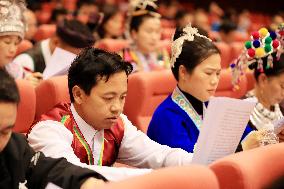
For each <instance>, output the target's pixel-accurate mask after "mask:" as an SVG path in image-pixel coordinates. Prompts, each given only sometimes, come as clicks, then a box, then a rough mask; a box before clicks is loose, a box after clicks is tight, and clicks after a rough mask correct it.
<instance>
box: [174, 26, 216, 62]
mask: <svg viewBox="0 0 284 189" xmlns="http://www.w3.org/2000/svg"><path fill="white" fill-rule="evenodd" d="M182 31H183V35H181V36H180V37H179V38H177V39H176V40H174V41H173V42H172V56H171V61H170V63H171V67H174V65H175V62H176V60H177V58H178V57H179V55H180V54H181V52H182V46H183V43H184V41H194V36H198V37H203V38H205V39H208V40H209V41H212V40H211V39H209V38H208V37H206V36H204V35H201V34H199V33H198V29H197V28H194V27H191V24H188V25H187V26H186V27H185V28H183V30H182Z"/></svg>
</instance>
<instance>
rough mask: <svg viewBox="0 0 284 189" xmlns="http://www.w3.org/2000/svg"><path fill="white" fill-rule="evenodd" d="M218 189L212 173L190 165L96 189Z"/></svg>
mask: <svg viewBox="0 0 284 189" xmlns="http://www.w3.org/2000/svg"><path fill="white" fill-rule="evenodd" d="M174 188H177V189H208V188H210V189H218V188H219V184H218V181H217V178H216V176H215V175H214V173H213V172H212V171H211V170H210V169H209V168H208V167H205V166H201V165H190V166H184V167H171V168H163V169H159V170H155V171H153V172H151V173H149V174H146V175H142V176H137V177H133V178H129V179H126V180H123V181H119V182H109V183H108V184H106V185H101V186H99V187H98V189H174Z"/></svg>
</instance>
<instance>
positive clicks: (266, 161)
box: [210, 143, 284, 189]
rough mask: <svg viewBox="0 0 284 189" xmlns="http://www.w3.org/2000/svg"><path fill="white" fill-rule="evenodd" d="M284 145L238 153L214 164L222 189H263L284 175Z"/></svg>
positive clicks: (213, 168) (212, 167)
mask: <svg viewBox="0 0 284 189" xmlns="http://www.w3.org/2000/svg"><path fill="white" fill-rule="evenodd" d="M283 156H284V144H283V143H280V144H274V145H269V146H266V147H259V148H256V149H253V150H248V151H244V152H240V153H236V154H233V155H230V156H227V157H225V158H222V159H220V160H217V161H215V162H213V163H212V164H211V165H210V168H211V169H212V170H213V171H214V172H215V174H216V176H217V178H218V181H219V184H220V188H221V189H227V188H230V189H261V188H264V187H265V186H267V185H268V184H269V183H271V182H272V181H274V180H275V179H276V178H278V177H279V176H281V175H283V174H284V161H283Z"/></svg>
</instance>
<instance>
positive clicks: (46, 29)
mask: <svg viewBox="0 0 284 189" xmlns="http://www.w3.org/2000/svg"><path fill="white" fill-rule="evenodd" d="M55 32H56V25H55V24H42V25H40V26H39V27H38V30H37V32H36V34H35V36H34V39H35V40H36V41H41V40H43V39H47V38H50V37H51V36H52V35H53V34H55Z"/></svg>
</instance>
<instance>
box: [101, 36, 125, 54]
mask: <svg viewBox="0 0 284 189" xmlns="http://www.w3.org/2000/svg"><path fill="white" fill-rule="evenodd" d="M129 46H130V41H128V40H123V39H103V40H101V41H99V42H97V44H96V47H97V48H100V49H104V50H106V51H110V52H119V51H121V50H122V49H125V48H129Z"/></svg>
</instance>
